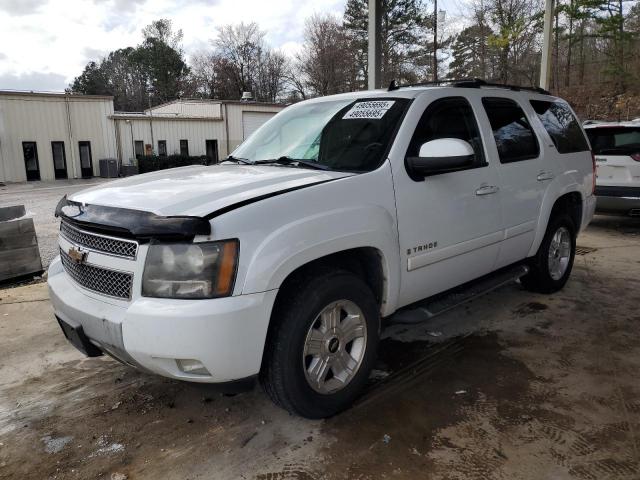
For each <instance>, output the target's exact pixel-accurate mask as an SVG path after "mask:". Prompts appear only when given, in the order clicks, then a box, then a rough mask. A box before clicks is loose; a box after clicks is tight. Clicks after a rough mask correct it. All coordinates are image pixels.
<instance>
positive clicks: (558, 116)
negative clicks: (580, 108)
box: [530, 100, 589, 153]
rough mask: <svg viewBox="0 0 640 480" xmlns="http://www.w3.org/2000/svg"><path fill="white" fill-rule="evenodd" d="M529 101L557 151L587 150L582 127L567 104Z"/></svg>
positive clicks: (587, 146)
mask: <svg viewBox="0 0 640 480" xmlns="http://www.w3.org/2000/svg"><path fill="white" fill-rule="evenodd" d="M530 103H531V106H532V107H533V109H534V110H535V112H536V113H537V114H538V118H539V119H540V121H541V122H542V125H543V126H544V129H545V130H546V131H547V133H548V134H549V136H550V137H551V140H552V141H553V144H554V145H555V146H556V150H558V153H574V152H585V151H588V150H589V145H588V144H587V141H586V139H585V138H584V134H583V133H582V128H580V124H579V123H578V120H576V117H575V116H574V115H573V113H572V112H571V109H569V107H568V106H567V105H565V104H563V103H560V102H547V101H543V100H531V102H530Z"/></svg>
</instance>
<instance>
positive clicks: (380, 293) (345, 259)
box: [261, 247, 388, 369]
mask: <svg viewBox="0 0 640 480" xmlns="http://www.w3.org/2000/svg"><path fill="white" fill-rule="evenodd" d="M330 270H336V271H339V270H343V271H347V272H350V273H353V274H355V275H356V276H358V277H359V278H361V279H362V280H363V281H364V283H365V284H367V286H369V288H370V289H371V291H372V293H373V295H374V297H375V299H376V302H377V303H378V307H379V309H380V312H381V316H382V315H383V311H384V305H385V303H386V302H387V297H386V296H387V294H388V293H387V285H388V277H387V275H386V273H385V264H384V254H383V253H382V251H381V250H379V249H377V248H374V247H356V248H350V249H347V250H342V251H339V252H335V253H332V254H329V255H325V256H323V257H319V258H316V259H314V260H311V261H309V262H307V263H305V264H303V265H300V266H299V267H298V268H296V269H295V270H293V271H292V272H290V273H289V274H288V275H287V276H286V278H285V279H284V280H283V282H282V284H281V286H280V288H279V290H278V293H277V295H276V298H275V301H274V304H273V308H272V309H271V316H270V319H269V326H268V328H267V335H266V339H265V348H264V349H263V357H262V362H261V369H262V368H263V367H264V362H265V355H266V354H267V348H266V347H267V345H269V344H270V342H271V341H272V340H271V339H272V336H273V334H274V330H275V326H276V322H277V320H276V319H277V316H278V315H279V314H280V312H282V309H283V308H285V307H286V305H287V300H288V298H289V297H288V296H289V295H290V292H291V291H292V290H293V289H294V288H296V287H297V285H299V284H300V283H301V282H304V281H306V280H307V279H308V278H310V277H313V276H314V275H318V274H322V273H323V272H326V271H330Z"/></svg>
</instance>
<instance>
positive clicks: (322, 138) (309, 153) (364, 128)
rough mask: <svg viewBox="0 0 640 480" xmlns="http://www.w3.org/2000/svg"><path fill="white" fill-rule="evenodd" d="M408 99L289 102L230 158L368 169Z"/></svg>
mask: <svg viewBox="0 0 640 480" xmlns="http://www.w3.org/2000/svg"><path fill="white" fill-rule="evenodd" d="M408 104H409V100H408V99H404V98H394V99H375V100H371V99H360V100H356V101H354V100H334V101H326V102H318V103H310V104H305V103H302V104H299V105H293V106H291V107H289V108H286V109H285V110H283V111H282V112H281V113H279V114H278V115H276V116H275V117H273V118H272V119H271V120H269V121H268V122H267V123H265V124H264V125H263V126H262V127H260V128H259V129H258V130H257V131H256V132H255V133H254V134H253V135H251V136H250V137H249V138H248V139H247V140H246V141H245V142H244V143H242V145H240V146H239V147H238V148H237V149H236V150H235V151H234V152H233V153H232V157H233V158H235V159H239V160H244V161H248V162H251V163H253V162H260V163H265V161H270V160H271V161H274V162H275V161H278V160H283V159H285V158H286V159H287V160H288V161H289V163H288V164H291V161H293V160H301V162H300V165H301V166H302V165H304V164H305V163H306V164H316V165H317V166H318V167H323V168H325V169H331V170H347V171H356V172H366V171H370V170H373V169H375V168H377V167H378V166H379V165H380V164H381V163H382V161H383V160H384V158H383V155H384V154H385V152H386V151H387V148H388V146H389V144H390V142H391V141H392V139H393V136H394V133H395V131H396V127H397V126H398V123H399V122H400V120H401V118H402V115H403V113H404V111H405V109H406V107H407V105H408Z"/></svg>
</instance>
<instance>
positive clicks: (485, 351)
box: [0, 217, 640, 480]
mask: <svg viewBox="0 0 640 480" xmlns="http://www.w3.org/2000/svg"><path fill="white" fill-rule="evenodd" d="M578 245H579V246H582V247H588V248H585V249H583V250H582V251H581V254H580V255H578V256H577V257H576V261H575V265H574V270H573V273H572V276H571V279H570V280H569V282H568V284H567V285H566V287H565V288H564V289H563V290H562V291H561V292H558V293H557V294H554V295H538V294H532V293H530V292H527V291H524V290H523V289H522V288H521V287H520V285H518V284H516V283H514V284H510V285H505V286H503V287H501V288H500V289H498V290H495V291H494V292H492V293H490V294H487V295H485V296H484V297H481V298H478V299H476V300H474V301H472V302H470V303H468V304H465V305H463V306H460V307H458V308H455V309H453V310H451V311H449V312H447V313H446V314H443V315H441V316H439V317H435V318H433V319H430V320H427V321H425V322H423V323H419V324H415V325H393V326H390V327H388V328H387V329H386V330H385V331H384V338H383V340H382V342H381V348H380V356H379V361H378V363H377V365H376V370H375V371H374V375H373V376H372V382H371V385H370V387H369V389H368V390H367V391H366V392H365V394H364V395H363V396H362V398H361V399H360V400H359V401H358V403H357V404H356V405H355V406H354V407H353V408H351V409H350V410H348V411H346V412H344V413H342V414H340V415H338V416H336V417H334V418H331V419H328V420H324V421H308V420H304V419H301V418H296V417H293V416H290V415H288V414H287V413H286V412H284V411H283V410H281V409H279V408H277V407H276V406H274V405H273V404H272V403H271V402H270V401H269V400H268V399H267V398H266V395H264V394H263V393H262V392H261V390H260V389H257V388H256V389H255V390H253V391H251V392H248V393H244V394H240V395H236V396H222V395H220V394H219V393H217V394H216V393H214V392H213V391H210V390H209V389H208V387H205V386H202V385H200V386H199V385H190V384H187V383H180V382H176V381H172V380H167V379H164V378H161V377H158V376H155V375H148V374H145V373H143V372H139V371H136V370H134V369H132V368H129V367H127V366H125V365H122V364H120V363H118V362H116V361H115V360H111V359H109V358H105V357H100V358H85V357H83V356H82V355H81V354H80V353H79V352H78V351H76V350H75V349H74V348H73V347H71V346H70V345H69V344H68V343H67V341H66V340H65V339H64V336H63V335H62V333H61V332H60V328H59V327H58V325H57V324H56V322H55V320H54V319H53V313H52V310H51V306H50V304H49V301H48V298H47V290H46V285H44V284H38V285H30V286H26V287H20V288H14V289H5V290H0V297H1V298H0V479H1V480H4V479H7V480H9V479H11V480H13V479H27V478H28V479H58V480H65V479H69V480H78V479H83V480H84V479H101V480H113V479H128V480H143V479H149V480H155V479H158V478H162V479H175V480H186V479H191V480H196V479H202V480H204V479H207V480H209V479H211V480H216V479H221V480H227V479H256V480H294V479H297V480H369V479H397V480H404V479H406V480H415V479H422V480H551V479H553V480H638V479H639V478H640V450H639V445H640V437H639V434H640V383H639V382H638V372H639V371H640V314H639V312H638V288H639V287H640V282H639V281H638V278H640V222H639V221H638V220H637V219H615V218H606V217H596V219H595V220H594V221H593V223H592V225H591V226H590V227H589V228H588V229H587V231H586V232H585V233H584V234H582V235H581V236H580V238H579V239H578ZM238 348H242V346H241V345H239V346H238Z"/></svg>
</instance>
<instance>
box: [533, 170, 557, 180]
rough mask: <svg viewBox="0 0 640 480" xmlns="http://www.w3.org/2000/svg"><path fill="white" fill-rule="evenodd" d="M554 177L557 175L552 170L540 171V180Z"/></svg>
mask: <svg viewBox="0 0 640 480" xmlns="http://www.w3.org/2000/svg"><path fill="white" fill-rule="evenodd" d="M553 177H555V175H554V174H553V173H552V172H540V173H539V174H538V177H537V178H538V181H539V182H544V181H545V180H551V179H553Z"/></svg>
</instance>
